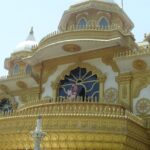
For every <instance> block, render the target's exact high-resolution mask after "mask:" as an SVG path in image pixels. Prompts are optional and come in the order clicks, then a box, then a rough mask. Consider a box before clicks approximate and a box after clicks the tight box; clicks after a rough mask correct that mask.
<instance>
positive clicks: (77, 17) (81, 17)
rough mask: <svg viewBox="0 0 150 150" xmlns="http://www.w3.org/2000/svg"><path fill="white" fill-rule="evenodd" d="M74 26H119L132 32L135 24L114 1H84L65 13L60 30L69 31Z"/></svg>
mask: <svg viewBox="0 0 150 150" xmlns="http://www.w3.org/2000/svg"><path fill="white" fill-rule="evenodd" d="M72 26H76V28H83V27H86V26H95V27H101V28H108V27H110V26H118V27H121V28H122V29H125V30H129V31H130V30H131V29H132V28H133V27H134V24H133V22H132V21H131V20H130V18H129V17H128V16H127V15H126V13H125V12H124V11H123V10H122V9H121V8H120V7H119V6H118V5H117V4H116V3H115V2H114V1H113V0H82V1H79V2H78V3H76V4H74V5H72V6H70V8H69V9H68V10H66V11H65V12H64V14H63V16H62V19H61V21H60V24H59V29H60V30H61V31H63V30H68V29H69V28H72Z"/></svg>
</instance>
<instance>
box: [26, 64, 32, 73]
mask: <svg viewBox="0 0 150 150" xmlns="http://www.w3.org/2000/svg"><path fill="white" fill-rule="evenodd" d="M25 73H26V74H31V73H32V67H31V66H30V65H27V66H26V70H25Z"/></svg>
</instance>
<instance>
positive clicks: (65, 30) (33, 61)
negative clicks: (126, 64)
mask: <svg viewBox="0 0 150 150" xmlns="http://www.w3.org/2000/svg"><path fill="white" fill-rule="evenodd" d="M133 27H134V25H133V23H132V21H131V20H130V19H129V17H128V16H127V15H126V13H125V12H124V11H123V10H122V9H121V8H120V7H119V6H118V5H117V4H116V3H115V2H114V1H113V0H82V1H79V2H78V3H76V4H73V5H71V6H70V7H69V9H68V10H66V11H65V12H64V14H63V16H62V18H61V20H60V23H59V26H58V31H56V32H53V33H51V34H48V35H47V36H45V37H44V38H43V39H42V40H41V41H40V42H39V43H38V44H35V41H34V40H33V39H34V38H30V39H29V40H27V41H25V42H23V43H21V46H20V45H19V51H18V50H17V52H14V53H12V55H11V57H10V58H8V59H6V60H5V68H7V69H9V70H10V69H11V64H13V63H15V62H16V61H15V60H16V59H17V61H18V58H20V60H21V61H23V62H24V63H25V64H30V65H32V66H34V65H38V64H40V63H41V62H44V61H47V60H52V59H56V58H63V57H66V56H71V55H77V54H78V55H79V54H83V53H84V54H85V53H89V52H94V51H96V50H98V51H101V52H104V53H103V55H106V54H107V55H109V57H110V55H111V57H114V55H115V53H116V52H117V53H118V51H119V52H120V51H126V50H129V49H137V45H136V43H135V39H134V36H133V34H132V33H131V30H132V29H133ZM31 36H32V37H33V32H30V34H29V37H31ZM24 43H25V45H24ZM22 44H23V46H22ZM26 44H27V45H26ZM20 47H21V48H20ZM114 47H115V48H114ZM26 48H27V49H26ZM108 49H111V50H108ZM106 51H107V53H105V52H106ZM108 53H109V54H108ZM106 57H107V56H105V58H106ZM79 59H80V58H79Z"/></svg>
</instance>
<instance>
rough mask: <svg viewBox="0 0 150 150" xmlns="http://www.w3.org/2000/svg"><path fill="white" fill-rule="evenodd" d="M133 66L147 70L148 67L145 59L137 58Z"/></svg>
mask: <svg viewBox="0 0 150 150" xmlns="http://www.w3.org/2000/svg"><path fill="white" fill-rule="evenodd" d="M133 67H134V68H135V69H137V70H145V69H146V68H147V64H146V63H145V61H143V60H140V59H138V60H135V61H134V62H133Z"/></svg>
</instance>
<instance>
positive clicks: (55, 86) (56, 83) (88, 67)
mask: <svg viewBox="0 0 150 150" xmlns="http://www.w3.org/2000/svg"><path fill="white" fill-rule="evenodd" d="M77 67H80V68H85V69H86V70H87V71H89V72H92V74H95V75H96V76H97V80H98V81H99V82H101V83H103V82H104V81H105V79H106V76H105V75H104V74H103V73H102V72H101V71H100V70H98V69H97V68H96V67H94V66H92V65H90V64H88V63H77V64H74V65H71V66H69V67H68V68H67V69H66V70H64V71H63V72H62V73H61V74H60V75H59V76H58V77H57V78H56V80H55V81H54V82H53V83H52V88H53V91H54V94H53V96H56V95H57V94H58V93H57V91H58V88H59V83H60V81H61V80H64V78H65V76H66V75H68V76H69V74H70V72H71V71H72V70H74V69H76V68H77ZM103 89H104V88H103ZM101 90H102V89H101ZM102 93H103V92H102ZM100 97H101V96H100Z"/></svg>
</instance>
